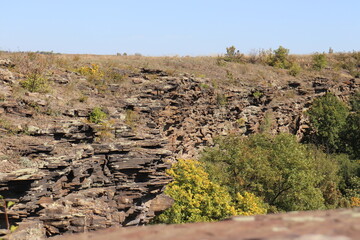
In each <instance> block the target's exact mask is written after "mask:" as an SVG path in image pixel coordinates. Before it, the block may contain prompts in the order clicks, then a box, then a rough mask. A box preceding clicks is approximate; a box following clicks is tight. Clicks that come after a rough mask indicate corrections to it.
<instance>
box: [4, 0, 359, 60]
mask: <svg viewBox="0 0 360 240" xmlns="http://www.w3.org/2000/svg"><path fill="white" fill-rule="evenodd" d="M0 6H1V13H0V23H1V24H0V50H10V51H38V50H39V51H54V52H61V53H93V54H116V53H117V52H121V53H124V52H126V53H128V54H134V53H141V54H143V55H151V56H161V55H176V54H177V55H180V56H184V55H193V56H196V55H214V54H221V53H224V52H225V48H226V47H228V46H231V45H234V46H235V47H237V49H239V50H240V51H241V52H243V53H249V52H250V51H252V50H254V49H269V48H273V49H274V48H277V47H278V46H279V45H282V46H284V47H286V48H289V49H290V52H291V53H300V54H301V53H313V52H317V51H318V52H322V51H328V49H329V47H332V48H333V49H334V51H353V50H356V51H359V50H360V41H359V40H360V17H359V9H360V1H359V0H338V1H335V0H327V1H325V0H298V1H292V0H287V1H286V0H246V1H245V0H238V1H235V0H221V1H220V0H218V1H213V0H207V1H206V0H192V1H191V0H182V1H171V0H167V1H165V0H138V1H136V0H133V1H130V0H128V1H121V0H118V1H115V0H101V1H99V0H98V1H93V0H87V1H84V0H72V1H70V0H61V1H54V0H22V1H20V0H11V1H10V0H0Z"/></svg>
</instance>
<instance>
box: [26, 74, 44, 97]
mask: <svg viewBox="0 0 360 240" xmlns="http://www.w3.org/2000/svg"><path fill="white" fill-rule="evenodd" d="M20 85H21V86H22V87H23V88H25V89H26V90H28V91H30V92H41V93H44V92H47V91H48V90H49V89H48V80H47V79H46V78H45V77H43V76H41V75H40V74H37V73H33V74H29V75H28V76H27V78H26V79H25V80H23V81H21V82H20Z"/></svg>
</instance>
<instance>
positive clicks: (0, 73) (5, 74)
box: [0, 68, 14, 82]
mask: <svg viewBox="0 0 360 240" xmlns="http://www.w3.org/2000/svg"><path fill="white" fill-rule="evenodd" d="M0 81H4V82H13V81H14V76H13V74H12V72H10V71H9V70H7V69H3V68H0Z"/></svg>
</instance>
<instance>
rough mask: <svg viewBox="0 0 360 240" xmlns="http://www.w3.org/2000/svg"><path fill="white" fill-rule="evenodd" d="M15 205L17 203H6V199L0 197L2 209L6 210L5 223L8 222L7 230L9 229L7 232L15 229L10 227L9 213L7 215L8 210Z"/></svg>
mask: <svg viewBox="0 0 360 240" xmlns="http://www.w3.org/2000/svg"><path fill="white" fill-rule="evenodd" d="M14 204H15V202H13V201H6V200H5V199H4V197H3V196H1V195H0V207H2V208H3V210H4V215H5V222H6V229H7V230H10V229H11V228H12V229H14V226H10V222H9V215H8V213H7V210H8V209H9V208H11V207H12V206H13V205H14Z"/></svg>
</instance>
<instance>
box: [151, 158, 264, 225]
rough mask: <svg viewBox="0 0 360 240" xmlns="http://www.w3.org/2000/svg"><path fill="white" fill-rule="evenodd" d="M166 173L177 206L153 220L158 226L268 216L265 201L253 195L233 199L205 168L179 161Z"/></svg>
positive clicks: (188, 161)
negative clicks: (252, 215)
mask: <svg viewBox="0 0 360 240" xmlns="http://www.w3.org/2000/svg"><path fill="white" fill-rule="evenodd" d="M167 173H168V174H169V175H170V176H172V177H173V179H174V181H173V182H171V183H170V184H169V185H168V186H167V187H166V190H165V193H166V194H168V195H169V196H171V197H172V198H173V199H174V200H175V203H174V205H173V206H172V207H171V208H169V209H168V210H166V211H165V212H164V213H162V214H161V215H159V216H157V217H156V218H155V219H154V222H157V223H185V222H204V221H216V220H221V219H224V218H225V217H228V216H231V215H239V214H242V215H251V214H262V213H266V210H265V208H264V207H263V203H262V201H261V200H260V199H259V198H257V197H256V196H255V195H253V194H251V193H246V192H245V193H244V194H243V195H241V194H237V195H236V199H232V197H231V195H230V194H229V193H228V192H227V190H226V188H224V187H221V186H220V185H218V184H216V183H213V182H212V181H210V179H209V175H208V173H206V172H205V171H204V168H203V166H202V164H201V163H200V162H198V161H195V160H179V161H178V162H177V163H176V164H174V165H173V167H172V168H171V169H169V170H168V171H167Z"/></svg>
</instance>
